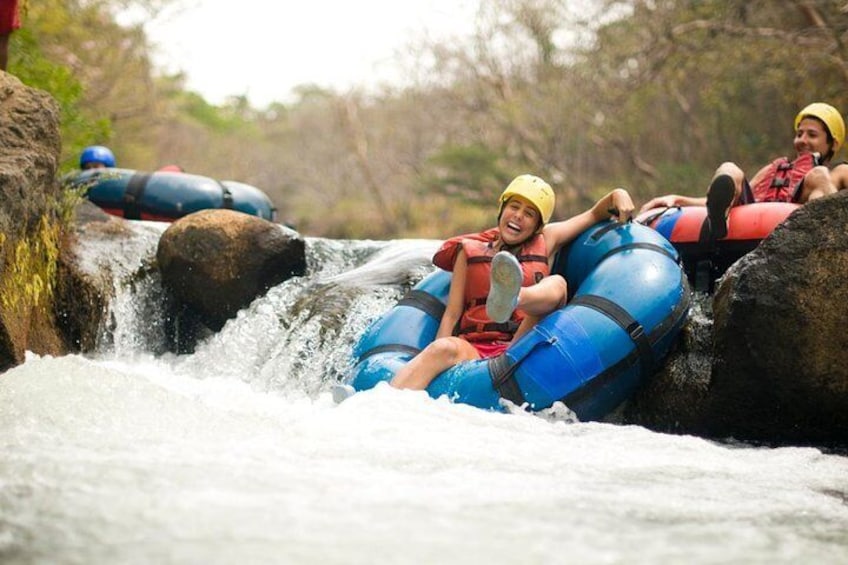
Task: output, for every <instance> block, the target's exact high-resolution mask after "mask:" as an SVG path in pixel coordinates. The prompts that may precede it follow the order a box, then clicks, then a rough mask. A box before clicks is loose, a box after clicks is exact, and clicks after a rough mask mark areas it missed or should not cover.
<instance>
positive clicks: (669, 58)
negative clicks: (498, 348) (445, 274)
mask: <svg viewBox="0 0 848 565" xmlns="http://www.w3.org/2000/svg"><path fill="white" fill-rule="evenodd" d="M170 3H171V2H170V1H169V0H146V1H145V0H136V1H122V2H119V1H117V0H87V1H83V0H65V1H63V0H43V1H41V2H37V3H31V5H30V6H29V10H28V13H27V16H26V19H25V22H24V25H25V29H24V30H21V33H16V34H15V35H14V36H13V41H14V42H15V43H13V47H12V60H11V65H10V69H11V71H12V72H13V73H15V74H18V75H19V76H21V78H23V79H24V81H25V82H27V83H29V84H32V85H34V86H39V87H40V88H44V89H45V90H49V91H50V92H51V93H53V95H54V96H55V97H56V98H57V99H58V100H59V102H60V104H61V106H62V110H63V124H62V127H63V129H62V133H63V136H64V142H65V143H64V155H63V158H64V163H65V164H66V168H68V167H70V166H72V165H73V163H74V161H75V156H76V155H77V154H78V152H79V150H80V148H81V147H82V146H84V145H86V144H88V143H92V142H100V143H109V144H110V145H111V146H112V148H113V149H114V150H115V152H116V154H117V155H118V158H119V164H120V165H121V166H125V167H128V168H137V169H142V170H150V169H155V168H158V167H159V166H161V165H162V164H166V163H178V164H180V165H182V166H183V167H184V168H185V169H186V170H188V171H190V172H196V173H200V174H205V175H207V176H211V177H214V178H220V179H228V178H229V179H236V180H240V181H242V182H247V183H249V184H253V185H255V186H257V187H259V188H261V189H263V190H264V191H265V192H267V193H268V194H269V195H270V196H271V198H272V199H273V200H274V201H275V203H276V205H277V207H278V208H279V209H280V211H281V216H282V219H283V220H285V221H287V222H289V223H291V224H293V225H294V226H295V227H297V228H298V229H300V230H301V231H304V232H307V233H310V234H315V235H329V236H333V237H375V238H376V237H397V236H423V235H431V236H438V235H439V234H442V235H444V234H448V233H453V232H455V231H459V230H460V229H462V228H464V227H470V228H474V227H475V226H467V224H468V222H469V221H470V220H469V218H473V219H475V220H476V219H479V218H482V219H483V220H484V221H485V219H486V218H489V217H490V216H491V211H492V208H493V207H494V204H493V202H494V198H495V196H496V195H497V194H498V192H499V191H500V190H501V189H502V187H503V186H504V185H505V184H506V183H507V182H508V181H509V179H510V178H511V177H512V176H514V175H516V174H520V173H524V172H533V173H535V174H538V175H540V176H543V177H545V178H547V179H548V180H550V181H551V182H552V183H553V184H554V186H555V188H556V189H557V192H558V196H559V198H558V209H557V215H558V216H560V217H562V216H565V215H568V214H572V213H575V212H577V211H579V210H582V209H585V207H586V206H587V205H588V203H589V202H591V201H592V200H594V199H595V198H597V197H598V196H599V195H600V194H601V193H603V192H605V191H606V190H608V189H609V188H612V187H614V186H626V187H628V188H629V189H630V190H631V192H632V193H633V194H634V196H635V197H636V199H637V200H639V201H642V200H646V199H647V198H649V197H651V196H653V195H655V194H657V193H665V192H672V191H673V192H681V193H688V194H700V193H702V192H703V187H704V186H705V185H706V183H707V181H708V178H709V175H710V174H711V172H712V170H713V169H714V168H715V166H716V165H718V164H719V163H720V162H722V161H725V160H734V161H737V162H738V163H739V164H740V165H741V166H742V167H743V168H745V169H747V170H751V169H753V168H754V167H757V166H759V165H761V164H762V163H764V162H766V161H768V160H770V159H772V158H773V157H775V156H778V155H781V154H784V153H787V152H790V151H791V149H792V147H791V126H792V118H793V116H794V114H795V112H797V110H798V109H799V108H800V107H802V106H803V105H805V104H807V103H808V102H811V101H813V100H822V101H828V102H830V103H831V104H834V105H835V106H837V107H838V108H841V109H843V110H844V109H846V108H848V94H846V92H848V90H846V88H845V86H846V80H848V12H846V11H845V10H844V8H843V6H842V5H841V4H844V2H838V1H836V0H817V1H815V2H810V1H808V0H789V1H787V2H783V3H775V2H773V1H771V0H704V1H699V2H693V1H689V0H661V1H657V0H605V1H603V2H569V1H566V0H481V2H480V11H479V15H478V20H477V23H478V26H477V30H476V33H475V34H474V35H473V36H472V37H469V38H465V39H464V40H457V41H453V42H449V43H445V44H429V45H428V44H426V43H424V44H419V45H417V46H410V49H409V52H408V53H407V56H408V60H409V61H410V62H409V63H408V64H409V75H410V83H409V84H408V85H407V86H405V87H396V88H391V87H386V88H384V89H382V90H380V91H376V92H368V93H366V92H363V91H359V90H353V91H351V92H347V93H343V94H342V93H337V92H333V91H331V90H327V89H324V88H320V87H317V86H315V85H303V86H302V87H300V88H298V89H297V90H296V91H295V92H294V100H293V101H289V102H286V103H283V102H277V103H274V104H272V105H271V106H269V107H268V108H266V109H256V108H253V107H251V105H250V103H249V101H248V100H247V98H246V97H234V98H232V99H230V100H228V101H227V102H226V103H225V104H223V105H220V106H216V105H213V104H210V103H208V102H207V101H206V100H204V99H203V98H202V97H201V96H200V95H199V94H197V93H193V92H190V91H187V90H186V89H185V88H184V77H183V76H182V75H180V74H177V75H171V76H162V75H157V74H156V72H155V69H154V68H153V66H152V64H151V62H150V46H149V45H148V43H147V40H146V37H145V35H144V31H143V28H142V27H141V26H140V25H123V26H122V25H119V24H118V23H116V16H115V15H116V14H118V13H119V12H120V11H121V10H124V9H127V8H134V9H141V10H145V11H146V12H147V13H149V14H151V17H155V15H156V14H157V13H158V11H159V10H161V9H162V8H164V7H166V6H168V5H169V4H170ZM476 227H479V226H476Z"/></svg>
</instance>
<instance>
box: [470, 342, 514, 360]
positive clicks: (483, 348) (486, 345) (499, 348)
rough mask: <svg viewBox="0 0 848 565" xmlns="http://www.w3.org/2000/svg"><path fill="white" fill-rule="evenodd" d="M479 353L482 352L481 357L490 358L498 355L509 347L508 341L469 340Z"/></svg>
mask: <svg viewBox="0 0 848 565" xmlns="http://www.w3.org/2000/svg"><path fill="white" fill-rule="evenodd" d="M468 343H470V344H471V345H472V346H473V347H474V349H476V350H477V353H479V354H480V359H489V358H490V357H497V356H498V355H500V354H501V353H503V352H504V351H506V348H507V347H509V342H508V341H469V342H468Z"/></svg>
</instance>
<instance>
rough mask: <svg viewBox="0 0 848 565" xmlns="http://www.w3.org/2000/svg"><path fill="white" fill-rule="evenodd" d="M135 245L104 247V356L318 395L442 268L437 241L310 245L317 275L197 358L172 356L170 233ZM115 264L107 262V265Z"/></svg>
mask: <svg viewBox="0 0 848 565" xmlns="http://www.w3.org/2000/svg"><path fill="white" fill-rule="evenodd" d="M134 229H135V230H136V234H137V235H138V237H137V238H134V241H135V242H136V244H135V245H131V246H127V247H125V248H122V249H121V250H120V252H115V250H110V252H109V253H103V249H90V250H85V251H84V252H85V253H86V254H88V253H97V254H98V257H97V258H93V257H92V258H91V260H92V261H99V262H100V263H93V265H92V268H95V267H96V268H100V269H104V267H105V268H106V269H105V270H106V271H107V272H109V273H111V276H112V277H113V285H114V289H115V295H114V298H113V299H112V301H111V302H110V311H109V314H108V324H107V327H106V328H104V330H103V333H102V336H101V340H100V343H99V346H98V355H101V356H108V357H114V358H117V359H132V358H135V357H138V356H149V355H153V356H163V357H165V358H170V359H171V361H172V362H173V364H174V366H175V370H176V371H178V372H180V373H184V374H186V375H193V376H215V377H224V378H234V379H240V380H242V381H245V382H248V383H250V384H251V386H253V387H255V388H256V389H258V390H264V391H280V392H285V393H293V392H295V393H296V392H301V393H304V394H306V395H308V396H314V395H316V394H317V393H319V392H320V391H322V390H325V389H326V388H327V387H328V386H329V385H330V384H331V383H333V382H336V381H338V380H339V379H341V377H342V376H343V375H344V373H345V371H346V369H347V368H348V364H349V363H350V353H351V349H352V347H353V344H354V342H355V341H356V339H357V338H358V336H359V335H361V333H362V332H363V331H364V330H365V328H366V326H367V325H368V324H369V323H371V321H372V320H374V319H375V318H376V317H378V316H379V315H380V314H382V313H383V312H385V311H386V310H388V309H389V308H390V307H391V305H392V304H394V302H396V301H397V300H398V299H399V298H400V296H401V295H402V294H403V292H405V290H406V289H408V288H409V287H411V286H412V285H413V284H415V283H416V282H417V281H418V280H420V279H421V278H422V277H423V276H425V275H426V274H427V273H428V272H430V271H431V270H432V265H431V263H430V258H431V257H432V254H433V252H434V251H435V249H436V248H437V246H438V243H439V242H438V241H433V240H395V241H389V242H377V241H339V240H326V239H322V238H306V243H307V245H306V248H307V265H308V270H307V274H306V275H305V276H302V277H293V278H292V279H290V280H288V281H285V282H283V283H281V284H280V285H278V286H276V287H274V288H272V289H270V290H269V291H268V292H267V293H266V294H265V295H264V296H261V297H259V298H257V299H256V300H255V301H254V302H253V303H252V304H251V305H250V306H249V307H248V308H245V309H244V310H242V311H241V312H239V313H238V315H237V316H236V317H235V318H234V319H232V320H230V321H229V322H228V323H227V324H226V325H225V326H224V328H223V329H222V330H221V331H220V332H218V333H217V334H213V335H210V336H209V337H208V338H207V339H205V340H204V341H202V342H201V343H200V344H199V345H198V347H197V348H196V350H195V352H194V354H191V355H184V356H176V355H170V354H168V351H169V350H173V348H172V347H169V342H170V341H171V340H172V335H171V334H172V333H173V332H174V331H175V329H174V322H175V318H176V317H177V316H176V315H175V313H176V312H177V311H178V305H176V304H175V303H174V302H175V301H174V299H173V298H172V296H171V295H170V293H169V292H168V291H167V289H165V288H163V285H162V280H161V277H160V276H159V273H158V271H157V270H156V268H155V255H156V243H157V242H158V237H159V235H161V231H162V227H161V225H159V226H150V225H145V223H141V224H138V225H137V226H136V225H134ZM104 260H108V261H109V263H108V264H107V265H105V266H104V265H103V264H102V261H104Z"/></svg>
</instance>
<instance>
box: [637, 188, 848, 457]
mask: <svg viewBox="0 0 848 565" xmlns="http://www.w3.org/2000/svg"><path fill="white" fill-rule="evenodd" d="M846 225H848V191H845V192H842V193H839V194H836V195H834V196H831V197H827V198H822V199H819V200H815V201H812V202H810V203H808V204H806V205H805V206H804V207H802V208H800V209H799V210H797V211H796V212H794V213H793V214H792V216H790V217H789V218H788V219H787V221H786V222H784V223H783V224H782V225H780V226H778V228H777V229H776V230H775V231H774V232H773V233H772V234H771V235H770V236H769V237H768V238H766V239H765V240H764V241H763V242H762V244H761V245H760V246H759V247H757V248H756V249H755V250H754V251H753V252H751V253H749V254H748V255H746V256H745V257H743V258H742V259H740V260H739V261H738V262H736V263H735V264H734V265H733V266H732V267H731V268H730V269H729V270H728V271H727V273H726V274H725V276H724V277H723V278H722V280H721V281H720V282H719V285H718V287H717V290H716V294H715V296H714V297H713V299H712V300H710V299H709V298H707V297H700V298H699V299H698V300H696V301H695V304H696V308H695V309H694V310H693V312H692V316H690V320H689V322H688V324H687V327H686V328H685V330H684V333H683V339H681V340H680V342H679V343H678V348H677V349H676V351H675V352H673V353H672V355H670V357H669V359H668V360H667V362H666V364H665V366H664V367H663V369H662V370H661V371H660V372H659V373H658V374H657V375H656V376H655V377H654V378H652V379H651V380H650V381H649V382H648V383H647V384H646V386H645V387H644V388H643V389H642V390H640V391H639V392H638V393H637V394H636V395H635V396H634V398H633V400H632V402H631V403H630V404H629V405H628V406H627V407H626V409H625V410H624V411H623V412H624V418H623V419H624V421H626V422H628V423H633V424H640V425H645V426H647V427H650V428H652V429H655V430H659V431H666V432H675V433H690V434H696V435H702V436H707V437H714V438H728V437H733V438H736V439H739V440H745V441H755V442H766V443H770V444H791V445H804V444H806V445H821V446H830V445H832V446H841V447H845V446H848V355H846V351H848V331H846V327H848V230H846V227H845V226H846Z"/></svg>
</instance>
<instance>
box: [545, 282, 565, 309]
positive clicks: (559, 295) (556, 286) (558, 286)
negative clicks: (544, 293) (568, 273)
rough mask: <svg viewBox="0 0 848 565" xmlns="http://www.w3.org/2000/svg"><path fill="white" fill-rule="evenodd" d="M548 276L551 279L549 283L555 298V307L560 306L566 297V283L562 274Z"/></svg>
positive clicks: (563, 304) (563, 303)
mask: <svg viewBox="0 0 848 565" xmlns="http://www.w3.org/2000/svg"><path fill="white" fill-rule="evenodd" d="M548 278H549V279H550V280H551V283H550V284H551V287H552V288H553V293H554V296H555V297H556V300H557V303H556V307H557V308H562V307H563V306H565V301H566V299H567V298H568V283H567V282H566V281H565V277H563V276H562V275H551V276H550V277H548Z"/></svg>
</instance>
